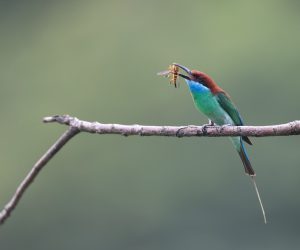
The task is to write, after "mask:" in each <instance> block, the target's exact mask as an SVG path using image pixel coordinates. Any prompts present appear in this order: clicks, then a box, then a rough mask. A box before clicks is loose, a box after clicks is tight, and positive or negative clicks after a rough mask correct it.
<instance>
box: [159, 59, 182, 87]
mask: <svg viewBox="0 0 300 250" xmlns="http://www.w3.org/2000/svg"><path fill="white" fill-rule="evenodd" d="M157 75H159V76H165V77H167V78H169V79H170V84H173V85H174V86H175V88H177V86H178V83H177V80H178V75H179V67H178V66H176V65H173V64H172V65H170V66H169V68H168V70H165V71H162V72H159V73H157Z"/></svg>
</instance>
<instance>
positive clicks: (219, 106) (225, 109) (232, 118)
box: [172, 63, 266, 222]
mask: <svg viewBox="0 0 300 250" xmlns="http://www.w3.org/2000/svg"><path fill="white" fill-rule="evenodd" d="M172 65H175V66H177V67H179V68H180V69H182V70H183V71H184V72H185V73H186V74H181V73H179V74H178V75H179V76H180V77H182V78H184V79H185V81H186V83H187V85H188V87H189V89H190V92H191V95H192V97H193V99H194V103H195V106H196V108H197V109H198V110H199V111H201V112H202V113H203V114H204V115H206V116H207V117H208V119H209V120H210V121H211V122H213V123H215V124H217V125H236V126H242V125H244V122H243V119H242V117H241V115H240V113H239V112H238V109H237V108H236V106H235V105H234V103H233V102H232V100H231V98H230V97H229V95H228V94H227V93H226V92H225V91H224V90H223V89H221V88H220V87H219V86H218V85H217V84H216V82H215V81H214V80H213V79H212V78H211V77H209V76H208V75H207V74H205V73H203V72H200V71H197V70H190V69H188V68H187V67H185V66H182V65H180V64H177V63H173V64H172ZM230 139H231V141H232V143H233V145H234V147H235V149H236V151H237V152H238V154H239V156H240V158H241V160H242V162H243V165H244V169H245V173H246V174H248V175H250V176H251V177H252V178H251V179H252V180H253V184H254V187H255V190H256V193H257V197H258V199H259V202H260V205H261V209H262V212H263V216H264V220H265V222H266V217H265V212H264V208H263V205H262V202H261V198H260V195H259V192H258V189H257V186H256V183H255V180H254V176H255V172H254V169H253V168H252V166H251V163H250V160H249V157H248V155H247V152H246V149H245V147H244V142H246V143H248V144H250V145H252V143H251V141H250V139H249V138H248V137H247V136H241V137H230Z"/></svg>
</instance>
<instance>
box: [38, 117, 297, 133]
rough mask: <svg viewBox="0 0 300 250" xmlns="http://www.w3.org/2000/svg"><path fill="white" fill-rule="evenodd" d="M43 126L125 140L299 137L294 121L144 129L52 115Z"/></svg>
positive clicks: (140, 126) (144, 127) (150, 127)
mask: <svg viewBox="0 0 300 250" xmlns="http://www.w3.org/2000/svg"><path fill="white" fill-rule="evenodd" d="M43 121H44V122H46V123H49V122H57V123H60V124H64V125H67V126H70V127H74V128H77V129H78V130H80V131H81V132H88V133H97V134H120V135H124V136H129V135H140V136H177V137H191V136H208V137H220V136H255V137H264V136H287V135H299V134H300V121H293V122H289V123H285V124H279V125H269V126H229V125H224V126H205V125H204V126H195V125H188V126H148V125H147V126H146V125H137V124H135V125H122V124H103V123H99V122H87V121H82V120H79V119H77V118H76V117H71V116H69V115H55V116H50V117H45V118H44V120H43Z"/></svg>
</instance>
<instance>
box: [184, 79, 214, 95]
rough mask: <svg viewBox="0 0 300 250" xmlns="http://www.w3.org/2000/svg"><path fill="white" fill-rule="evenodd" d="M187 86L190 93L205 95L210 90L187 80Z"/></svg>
mask: <svg viewBox="0 0 300 250" xmlns="http://www.w3.org/2000/svg"><path fill="white" fill-rule="evenodd" d="M185 81H186V83H187V85H188V86H189V88H190V91H191V92H192V93H199V94H200V93H207V92H210V89H209V88H207V87H205V86H204V85H203V84H201V83H199V82H195V81H192V80H187V79H185Z"/></svg>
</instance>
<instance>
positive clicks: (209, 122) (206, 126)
mask: <svg viewBox="0 0 300 250" xmlns="http://www.w3.org/2000/svg"><path fill="white" fill-rule="evenodd" d="M215 125H216V124H215V123H214V122H213V121H212V120H211V119H208V124H203V125H202V131H203V133H204V134H206V133H207V128H208V127H211V126H215Z"/></svg>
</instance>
